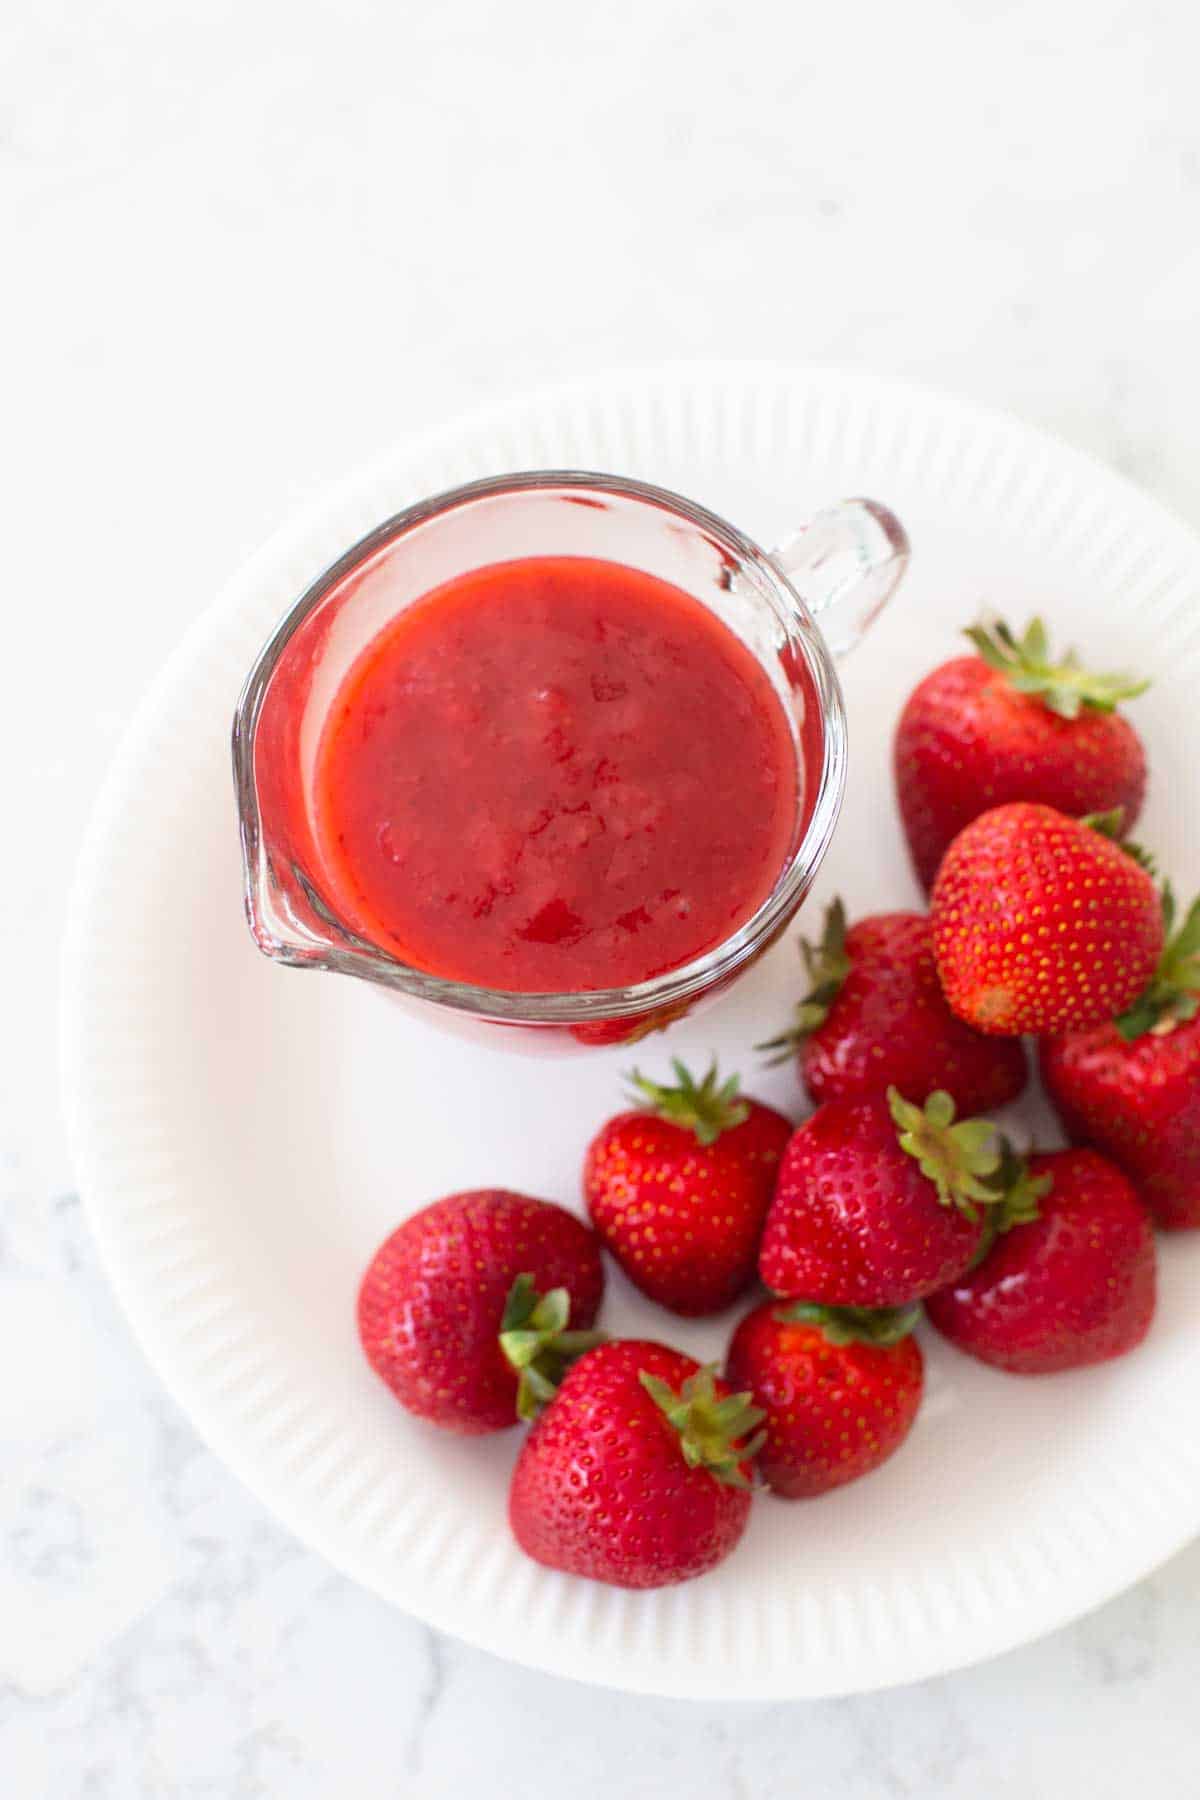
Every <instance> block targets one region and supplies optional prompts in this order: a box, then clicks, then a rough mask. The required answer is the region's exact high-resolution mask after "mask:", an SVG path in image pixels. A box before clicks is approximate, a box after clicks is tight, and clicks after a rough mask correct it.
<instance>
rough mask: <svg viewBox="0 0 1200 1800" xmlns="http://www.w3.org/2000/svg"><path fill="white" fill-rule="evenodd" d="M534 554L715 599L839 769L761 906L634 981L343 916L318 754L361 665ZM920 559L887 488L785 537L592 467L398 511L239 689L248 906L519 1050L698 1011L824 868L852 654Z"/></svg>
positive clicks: (276, 929)
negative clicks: (390, 633) (378, 642)
mask: <svg viewBox="0 0 1200 1800" xmlns="http://www.w3.org/2000/svg"><path fill="white" fill-rule="evenodd" d="M533 556H555V557H562V556H582V557H591V558H599V559H601V560H607V561H610V562H616V563H622V564H624V565H626V566H627V567H633V568H635V569H639V570H642V571H644V572H646V573H647V574H650V575H653V576H656V577H658V578H659V579H660V580H663V581H667V582H670V583H672V584H673V585H674V586H676V587H678V588H682V589H684V591H685V592H687V593H688V594H690V595H692V596H693V597H694V598H695V599H696V600H698V601H700V603H701V604H702V605H704V606H705V607H707V608H709V609H710V610H711V611H712V612H713V613H715V614H716V615H717V616H718V618H720V619H721V620H722V622H723V623H724V624H725V625H726V626H727V627H728V628H729V629H730V630H732V631H733V632H734V633H735V634H736V635H737V636H738V637H739V638H740V639H741V640H742V642H743V643H744V644H745V645H747V646H748V647H749V648H750V650H751V651H752V652H753V653H754V655H755V657H756V658H757V660H758V662H759V664H760V665H761V667H762V668H763V669H764V670H765V671H766V673H767V675H768V677H769V679H770V681H771V683H772V686H773V687H774V689H775V692H776V694H777V695H778V697H779V699H780V701H781V702H782V704H783V707H784V711H785V714H786V717H787V719H788V721H789V726H790V730H791V733H792V737H793V742H794V748H795V753H796V756H797V759H798V761H800V759H801V758H802V757H803V758H804V759H805V760H806V761H807V763H808V764H809V766H810V767H815V768H816V769H817V770H818V771H819V773H818V777H817V780H816V782H815V784H814V783H812V782H811V781H810V782H809V783H808V786H807V792H804V794H803V801H802V804H799V805H798V808H797V816H796V819H795V824H794V829H793V834H792V841H791V844H790V846H789V850H788V854H787V857H786V860H785V861H784V864H783V866H782V868H781V870H780V872H779V875H778V878H777V880H776V882H775V885H774V887H773V889H772V890H771V892H770V893H769V894H768V896H767V898H766V899H765V900H764V901H763V902H762V904H761V905H760V906H759V907H758V909H757V911H756V912H755V913H754V914H753V915H752V916H751V917H750V918H749V919H747V920H746V921H745V922H744V923H743V924H742V925H740V926H739V927H738V929H737V930H735V931H733V932H732V933H731V934H730V935H729V936H728V937H727V938H726V939H725V940H724V941H723V942H722V943H720V944H718V945H717V946H716V947H715V948H713V949H710V950H708V951H707V952H706V953H705V954H704V955H702V956H699V957H697V958H695V959H694V960H693V961H690V962H688V963H685V964H684V965H682V966H681V967H678V968H674V969H670V970H669V971H667V972H666V973H665V974H659V975H656V976H655V977H653V978H652V979H649V980H646V981H642V982H639V983H636V984H634V985H632V986H627V987H622V988H610V989H601V990H595V991H587V992H582V993H514V992H508V991H504V990H499V989H489V988H483V987H476V986H472V985H470V984H469V983H464V982H460V981H453V980H447V979H444V978H442V977H439V976H437V975H433V974H430V973H428V972H427V971H425V970H423V969H420V968H416V967H413V966H411V965H410V964H408V963H406V962H404V961H402V960H399V959H398V958H397V957H396V956H394V955H391V954H389V952H388V951H387V950H385V949H383V948H381V947H380V946H378V945H376V944H373V943H370V942H367V941H366V940H365V939H363V938H362V937H361V936H359V935H358V934H357V933H356V932H355V931H354V930H352V929H351V927H350V926H349V924H348V923H347V922H346V921H345V920H343V919H341V918H339V916H338V911H337V908H336V906H335V905H334V904H332V903H331V901H330V900H329V898H328V890H327V887H326V885H325V884H324V883H323V880H322V870H321V860H320V855H319V853H318V850H317V837H316V833H315V831H314V829H313V777H314V768H315V763H316V757H317V749H318V745H319V742H320V739H321V732H322V727H323V725H324V722H325V719H326V717H327V714H328V711H329V708H330V707H331V705H332V704H333V701H334V697H335V695H336V694H337V692H338V690H339V688H340V686H341V683H342V681H343V679H344V677H345V675H346V674H347V672H348V670H349V669H350V667H351V666H352V665H353V663H354V662H355V661H356V659H357V658H358V656H359V654H360V653H361V652H362V651H363V650H364V649H365V647H366V646H367V645H368V644H369V643H370V642H371V641H372V640H373V639H374V638H375V637H376V636H377V634H378V633H379V632H380V631H382V630H383V629H384V627H385V626H386V625H387V624H388V623H389V621H390V620H391V619H392V618H394V617H395V615H396V614H397V613H398V612H399V611H401V610H402V609H403V608H404V607H407V606H409V605H411V604H412V603H413V602H414V601H417V600H419V599H421V598H422V597H423V596H424V595H426V594H428V593H429V592H430V591H431V590H432V589H433V588H436V587H439V586H441V585H442V584H443V583H444V582H447V581H450V580H453V579H454V577H455V576H457V575H462V574H464V573H466V572H468V571H470V570H473V569H478V568H482V567H485V566H487V565H489V564H492V563H500V562H506V561H510V560H512V559H514V558H526V557H533ZM908 556H909V547H908V540H907V538H906V536H905V533H904V530H903V528H902V527H901V525H900V523H899V521H898V520H897V519H896V518H895V517H894V515H893V514H892V513H891V512H889V511H888V509H887V508H886V507H884V506H881V505H879V504H878V503H877V502H875V501H872V500H846V501H842V502H841V503H840V504H838V505H835V506H833V507H830V508H829V509H828V510H827V511H824V512H821V513H819V514H818V515H817V516H816V517H815V518H814V519H813V520H812V521H811V522H810V523H809V524H808V525H806V526H804V527H802V528H801V529H800V530H799V531H797V532H796V533H795V534H794V535H793V536H792V537H790V538H788V539H787V540H786V541H785V542H784V543H783V544H781V545H779V546H778V547H777V548H775V549H774V550H770V551H767V550H763V549H760V548H759V546H758V545H757V544H756V543H754V542H753V541H752V540H751V539H750V538H749V537H747V536H746V534H745V533H744V532H742V531H740V530H738V528H737V527H736V526H734V525H731V524H729V523H728V522H727V521H726V520H724V519H721V518H719V517H718V516H717V515H716V514H715V513H712V512H709V511H708V510H707V509H706V508H705V507H702V506H699V505H697V504H696V503H695V502H694V501H691V500H687V499H685V498H683V497H682V496H681V495H679V494H673V493H669V492H667V491H666V490H664V489H661V488H656V487H652V486H649V485H647V484H646V483H644V482H639V481H630V480H626V479H623V478H621V477H618V476H614V475H600V474H591V473H585V472H582V471H577V470H567V471H561V470H547V471H541V470H538V471H533V472H529V473H521V474H513V475H502V476H495V477H491V478H489V479H486V480H483V481H476V482H472V483H469V484H468V485H467V486H464V487H459V488H455V489H453V490H452V491H450V492H448V493H444V494H439V495H437V496H435V497H434V498H432V499H428V500H423V501H421V502H419V503H418V504H417V505H415V506H411V507H408V508H407V509H406V510H405V511H403V512H400V513H397V514H396V515H395V516H394V517H393V518H390V519H388V520H386V521H385V522H384V523H383V524H381V525H379V526H378V527H377V528H376V529H375V530H374V531H372V532H370V533H369V534H368V535H367V536H366V537H364V538H363V539H361V540H360V542H358V543H357V544H354V545H353V546H352V547H351V548H350V549H349V550H347V551H346V553H345V554H344V555H343V556H341V557H340V558H339V559H338V560H337V562H335V563H334V564H333V566H332V567H331V568H329V569H327V570H326V571H325V572H324V574H322V575H320V576H319V577H318V579H317V580H316V581H314V582H313V584H312V585H311V587H309V588H308V590H307V592H305V593H304V594H302V595H301V597H300V598H299V599H298V600H297V601H296V603H295V605H294V606H293V607H292V608H291V610H290V611H289V612H288V614H287V616H286V617H285V618H284V619H283V620H282V621H281V623H280V624H279V626H278V627H277V629H276V630H275V632H274V633H273V635H272V636H271V638H270V640H269V641H268V643H267V644H266V645H265V646H264V647H263V649H262V651H261V653H260V654H259V656H258V658H257V660H256V661H255V663H254V666H253V668H252V669H251V671H250V673H249V675H248V677H247V680H246V683H245V686H244V688H243V691H242V694H241V698H240V700H239V702H238V706H237V711H236V715H235V718H234V726H233V760H234V778H235V783H236V790H237V803H238V811H239V820H240V829H241V842H242V857H243V868H244V876H245V900H246V911H247V916H248V919H249V923H250V929H251V932H252V934H253V936H254V940H255V942H256V943H257V945H258V947H259V949H260V950H261V951H262V952H263V954H264V955H266V956H268V957H270V958H271V959H272V960H273V961H276V962H280V963H283V964H285V965H287V966H289V967H292V968H305V969H322V970H326V971H328V972H331V973H334V974H339V975H353V976H357V977H358V978H359V979H360V980H364V981H370V982H373V983H375V984H376V985H377V986H378V987H379V988H380V989H382V990H383V991H385V992H387V993H388V994H390V995H392V996H395V997H397V998H399V999H401V1000H403V1001H405V1002H407V1003H410V1004H411V1005H413V1006H415V1007H416V1008H417V1009H419V1010H420V1011H421V1012H422V1013H423V1014H424V1015H425V1016H426V1018H428V1019H429V1020H431V1021H436V1022H438V1023H441V1024H442V1025H448V1026H451V1027H454V1028H456V1029H458V1030H460V1031H465V1032H466V1033H467V1034H468V1035H474V1034H476V1033H479V1032H482V1033H484V1034H485V1035H486V1036H490V1037H492V1038H493V1040H494V1039H495V1038H496V1036H497V1030H496V1028H498V1027H500V1028H503V1027H507V1028H508V1034H507V1035H508V1041H509V1043H510V1044H512V1045H513V1046H514V1047H529V1048H534V1047H536V1048H546V1049H552V1048H560V1047H562V1048H566V1047H570V1046H586V1045H597V1044H614V1043H631V1042H634V1041H636V1040H637V1039H638V1038H640V1037H643V1036H645V1035H646V1033H647V1032H650V1031H654V1030H658V1029H662V1028H663V1027H665V1026H667V1025H669V1024H670V1023H671V1022H672V1021H673V1020H675V1019H678V1018H681V1017H682V1016H683V1015H684V1014H685V1013H688V1012H690V1011H691V1010H692V1009H693V1008H694V1007H695V1006H697V1005H698V1004H699V1003H700V1002H701V1001H703V1000H706V999H709V998H711V997H712V996H713V995H715V994H717V993H719V992H720V991H721V990H722V989H724V988H725V987H727V986H728V985H729V983H730V982H732V981H733V980H734V979H735V978H736V977H737V976H738V975H739V974H741V973H742V971H743V970H745V969H746V968H748V967H749V965H750V964H751V963H752V962H754V961H755V960H756V959H757V958H758V957H759V956H761V955H762V953H763V952H764V950H766V949H767V948H768V947H769V945H771V944H772V943H773V942H774V941H775V939H776V938H777V937H778V936H779V934H780V933H781V932H782V931H783V930H784V928H785V927H786V926H787V925H788V923H789V921H790V920H791V919H792V918H793V916H794V915H795V913H796V910H797V908H798V907H799V906H800V903H801V901H802V900H803V899H804V896H805V894H806V893H807V892H808V889H809V887H810V886H811V884H812V881H813V878H814V876H815V875H816V872H817V869H818V868H819V867H820V863H821V859H822V857H823V856H824V854H825V851H826V849H827V848H828V846H829V842H830V838H831V837H832V834H833V829H834V826H835V824H836V822H837V816H838V811H839V809H840V806H841V801H842V793H843V789H844V787H845V779H846V721H845V710H844V706H843V702H842V694H841V689H840V687H839V684H838V678H837V673H836V670H835V666H834V659H835V658H836V657H840V656H843V655H845V654H846V652H847V651H849V650H851V649H852V648H853V647H854V645H855V644H856V643H857V642H858V640H859V638H860V637H861V636H862V634H863V632H864V631H865V630H866V629H867V627H868V626H869V625H870V624H871V622H872V620H873V619H874V618H875V617H876V616H877V615H878V613H879V612H880V610H881V608H882V607H883V605H884V604H885V602H886V601H887V600H888V598H889V597H890V595H891V594H892V592H893V590H894V589H895V587H896V585H897V583H898V582H899V580H900V578H901V576H902V575H903V573H904V570H905V567H906V565H907V562H908ZM818 619H819V620H820V626H818V624H817V622H816V621H817V620H818ZM814 709H815V713H816V716H815V718H814V716H813V712H814ZM814 746H815V755H814ZM800 785H801V788H802V789H803V784H800ZM514 1028H515V1029H514Z"/></svg>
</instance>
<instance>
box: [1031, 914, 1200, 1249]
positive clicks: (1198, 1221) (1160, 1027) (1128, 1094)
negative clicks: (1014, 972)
mask: <svg viewBox="0 0 1200 1800" xmlns="http://www.w3.org/2000/svg"><path fill="white" fill-rule="evenodd" d="M1163 923H1164V927H1165V930H1166V934H1167V948H1166V949H1165V950H1164V952H1163V955H1162V959H1161V961H1160V962H1159V965H1158V969H1157V971H1156V972H1155V975H1154V979H1153V980H1152V981H1151V983H1150V985H1149V987H1148V988H1147V989H1146V990H1145V992H1144V993H1143V994H1141V995H1139V997H1138V998H1137V999H1136V1000H1135V1001H1134V1003H1133V1005H1132V1006H1131V1007H1130V1008H1129V1010H1128V1012H1126V1013H1124V1014H1122V1016H1121V1017H1120V1018H1119V1019H1117V1021H1116V1022H1115V1024H1109V1025H1100V1026H1098V1027H1096V1029H1095V1030H1093V1031H1077V1032H1072V1033H1070V1034H1068V1035H1066V1036H1063V1037H1055V1038H1047V1039H1046V1040H1045V1042H1044V1043H1043V1044H1042V1046H1041V1063H1042V1078H1043V1080H1044V1081H1045V1084H1046V1091H1047V1093H1048V1094H1049V1096H1050V1098H1051V1100H1052V1101H1053V1103H1054V1106H1055V1108H1056V1109H1057V1111H1058V1115H1059V1117H1060V1118H1061V1120H1062V1122H1063V1125H1064V1127H1065V1129H1066V1132H1067V1136H1068V1137H1069V1138H1071V1139H1072V1140H1074V1141H1075V1142H1076V1143H1084V1144H1093V1145H1094V1146H1095V1147H1096V1149H1097V1150H1102V1151H1103V1152H1104V1154H1105V1155H1106V1156H1110V1157H1111V1158H1112V1160H1113V1161H1114V1162H1115V1163H1117V1164H1118V1165H1119V1167H1120V1168H1122V1169H1123V1170H1124V1171H1125V1173H1126V1175H1128V1177H1129V1179H1130V1180H1131V1181H1132V1182H1133V1184H1134V1186H1135V1187H1136V1188H1137V1191H1138V1194H1139V1195H1140V1196H1141V1199H1142V1200H1143V1201H1144V1203H1145V1204H1146V1205H1147V1206H1148V1207H1149V1209H1150V1211H1151V1213H1152V1214H1153V1216H1154V1218H1155V1220H1156V1221H1157V1222H1158V1224H1160V1225H1162V1226H1165V1227H1166V1228H1167V1229H1168V1230H1175V1229H1180V1228H1182V1227H1185V1226H1196V1225H1200V900H1196V901H1195V902H1193V904H1192V907H1191V909H1190V911H1189V912H1188V914H1187V917H1186V918H1185V919H1184V921H1183V923H1182V925H1181V926H1180V928H1179V930H1178V931H1175V930H1174V923H1175V902H1174V899H1173V897H1172V894H1171V890H1170V887H1169V886H1168V887H1166V888H1165V889H1164V891H1163Z"/></svg>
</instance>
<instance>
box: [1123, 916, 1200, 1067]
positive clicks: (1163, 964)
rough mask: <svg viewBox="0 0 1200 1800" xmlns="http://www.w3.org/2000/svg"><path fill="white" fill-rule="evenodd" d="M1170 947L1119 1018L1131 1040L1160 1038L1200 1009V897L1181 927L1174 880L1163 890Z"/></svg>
mask: <svg viewBox="0 0 1200 1800" xmlns="http://www.w3.org/2000/svg"><path fill="white" fill-rule="evenodd" d="M1162 915H1163V932H1164V935H1165V937H1166V948H1165V949H1164V951H1163V953H1162V955H1161V957H1160V958H1159V962H1158V967H1157V969H1156V970H1155V971H1154V977H1153V979H1152V980H1151V983H1150V985H1149V987H1148V988H1146V989H1145V991H1144V992H1143V993H1141V994H1139V996H1138V998H1137V999H1136V1000H1135V1001H1134V1003H1133V1005H1132V1006H1131V1007H1130V1008H1129V1010H1128V1011H1127V1012H1123V1013H1122V1014H1121V1016H1120V1018H1119V1019H1118V1020H1117V1030H1118V1031H1119V1032H1120V1033H1121V1036H1122V1037H1123V1038H1127V1039H1129V1040H1130V1042H1132V1041H1133V1039H1134V1038H1139V1037H1143V1036H1144V1035H1145V1033H1146V1032H1148V1031H1149V1032H1153V1033H1155V1034H1157V1035H1158V1036H1159V1037H1162V1036H1165V1035H1166V1033H1167V1032H1168V1031H1173V1030H1174V1029H1175V1027H1176V1025H1179V1024H1181V1023H1182V1022H1183V1021H1184V1020H1185V1019H1194V1018H1195V1016H1196V1014H1197V1012H1200V896H1198V897H1197V898H1196V899H1195V900H1193V901H1192V904H1191V906H1190V907H1189V908H1188V910H1187V912H1186V913H1185V915H1184V918H1183V922H1182V923H1181V924H1180V926H1179V928H1178V930H1176V928H1175V895H1174V893H1173V892H1172V889H1171V884H1170V882H1169V881H1168V882H1165V883H1164V885H1163V891H1162Z"/></svg>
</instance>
